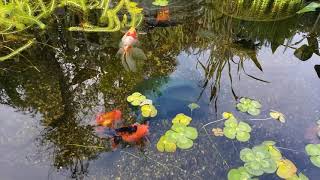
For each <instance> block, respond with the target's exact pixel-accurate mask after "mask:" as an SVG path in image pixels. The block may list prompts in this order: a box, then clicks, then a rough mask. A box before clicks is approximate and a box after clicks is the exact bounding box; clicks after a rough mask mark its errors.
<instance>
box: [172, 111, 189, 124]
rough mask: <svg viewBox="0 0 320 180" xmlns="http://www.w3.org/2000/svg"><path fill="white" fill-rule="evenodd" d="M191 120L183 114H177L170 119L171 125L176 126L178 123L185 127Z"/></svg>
mask: <svg viewBox="0 0 320 180" xmlns="http://www.w3.org/2000/svg"><path fill="white" fill-rule="evenodd" d="M191 120H192V118H191V117H189V116H187V115H185V114H183V113H180V114H177V115H176V116H175V117H174V118H173V119H172V123H173V124H177V123H180V124H183V125H185V126H187V125H188V124H190V122H191Z"/></svg>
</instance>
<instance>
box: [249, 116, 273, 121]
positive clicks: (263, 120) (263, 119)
mask: <svg viewBox="0 0 320 180" xmlns="http://www.w3.org/2000/svg"><path fill="white" fill-rule="evenodd" d="M269 119H272V117H269V118H265V119H249V121H266V120H269Z"/></svg>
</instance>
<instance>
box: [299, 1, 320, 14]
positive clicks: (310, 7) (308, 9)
mask: <svg viewBox="0 0 320 180" xmlns="http://www.w3.org/2000/svg"><path fill="white" fill-rule="evenodd" d="M317 8H320V3H318V2H312V3H310V4H309V5H307V6H306V7H304V8H302V9H301V10H300V11H298V12H297V14H302V13H306V12H312V11H316V9H317Z"/></svg>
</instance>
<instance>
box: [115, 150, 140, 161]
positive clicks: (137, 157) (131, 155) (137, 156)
mask: <svg viewBox="0 0 320 180" xmlns="http://www.w3.org/2000/svg"><path fill="white" fill-rule="evenodd" d="M120 153H125V154H129V155H131V156H133V157H135V158H137V159H140V157H138V156H136V155H134V154H132V153H129V152H127V151H120Z"/></svg>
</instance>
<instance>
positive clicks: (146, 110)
mask: <svg viewBox="0 0 320 180" xmlns="http://www.w3.org/2000/svg"><path fill="white" fill-rule="evenodd" d="M141 114H142V116H143V117H155V116H156V115H157V114H158V111H157V109H156V108H155V107H154V106H153V105H152V104H146V105H143V106H142V107H141Z"/></svg>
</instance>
